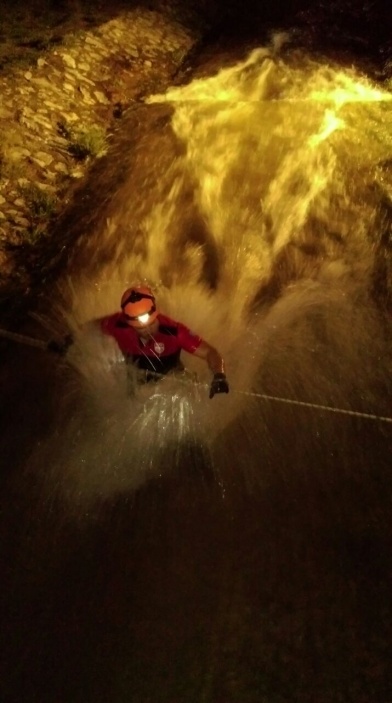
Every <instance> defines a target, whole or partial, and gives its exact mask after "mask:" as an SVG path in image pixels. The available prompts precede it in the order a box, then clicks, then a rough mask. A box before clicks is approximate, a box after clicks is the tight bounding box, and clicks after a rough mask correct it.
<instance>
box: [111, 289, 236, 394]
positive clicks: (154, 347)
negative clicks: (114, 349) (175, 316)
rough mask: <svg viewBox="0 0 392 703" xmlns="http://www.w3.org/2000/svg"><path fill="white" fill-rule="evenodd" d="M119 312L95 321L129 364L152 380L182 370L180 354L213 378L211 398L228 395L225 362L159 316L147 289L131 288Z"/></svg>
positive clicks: (185, 329)
mask: <svg viewBox="0 0 392 703" xmlns="http://www.w3.org/2000/svg"><path fill="white" fill-rule="evenodd" d="M120 307H121V310H120V311H118V312H115V313H113V314H111V315H107V316H106V317H102V318H100V319H99V320H97V322H98V324H99V325H100V328H101V330H102V332H103V333H104V334H107V335H110V336H111V337H113V338H114V339H115V340H116V342H117V344H118V347H119V349H120V350H121V352H122V353H123V355H124V358H125V360H126V361H127V362H128V363H131V364H133V365H134V366H135V367H136V368H137V369H140V370H142V371H143V372H145V378H146V380H153V379H156V378H157V377H159V376H161V375H165V374H167V373H169V372H170V371H175V370H182V369H183V368H184V367H183V365H182V363H181V359H180V355H181V352H182V351H186V352H188V353H189V354H194V355H195V356H197V357H200V358H201V359H204V360H205V361H206V363H207V365H208V367H209V369H210V371H211V373H212V374H213V377H212V381H211V386H210V398H213V397H214V395H215V394H216V393H228V392H229V384H228V382H227V379H226V374H225V365H224V361H223V359H222V357H221V355H220V354H219V352H218V351H217V350H216V349H215V348H214V347H213V346H211V345H210V344H208V343H207V342H206V341H205V340H204V339H202V338H201V337H199V336H198V335H196V334H194V333H193V332H191V331H190V330H189V329H188V327H186V326H185V325H184V324H182V322H177V321H175V320H172V319H171V318H170V317H167V316H166V315H163V314H162V313H160V312H158V310H157V306H156V301H155V295H154V293H153V292H152V290H151V289H150V288H149V287H148V286H139V285H137V286H132V287H131V288H128V289H127V290H126V291H125V292H124V293H123V296H122V298H121V304H120Z"/></svg>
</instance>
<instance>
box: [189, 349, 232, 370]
mask: <svg viewBox="0 0 392 703" xmlns="http://www.w3.org/2000/svg"><path fill="white" fill-rule="evenodd" d="M194 354H195V356H198V357H200V359H204V360H205V361H206V362H207V364H208V368H209V369H210V371H211V373H213V374H215V373H225V362H224V361H223V358H222V357H221V355H220V354H219V352H218V351H217V349H215V347H212V346H211V345H210V344H207V342H204V341H203V342H201V343H200V344H199V346H198V347H197V349H196V350H195V352H194Z"/></svg>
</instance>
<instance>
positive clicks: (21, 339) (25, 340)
mask: <svg viewBox="0 0 392 703" xmlns="http://www.w3.org/2000/svg"><path fill="white" fill-rule="evenodd" d="M0 337H3V338H4V339H10V340H11V341H12V342H18V343H19V344H26V345H27V346H29V347H37V348H38V349H47V347H48V344H47V342H44V341H43V340H41V339H35V338H34V337H27V336H26V335H24V334H19V333H18V332H10V331H9V330H3V329H0Z"/></svg>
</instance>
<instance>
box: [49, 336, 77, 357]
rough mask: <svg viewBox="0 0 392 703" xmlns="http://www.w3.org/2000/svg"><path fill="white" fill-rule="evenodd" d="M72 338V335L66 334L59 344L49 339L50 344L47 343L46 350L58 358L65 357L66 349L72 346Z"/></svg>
mask: <svg viewBox="0 0 392 703" xmlns="http://www.w3.org/2000/svg"><path fill="white" fill-rule="evenodd" d="M73 341H74V340H73V337H72V334H67V336H66V337H64V339H63V340H61V342H56V340H55V339H51V340H50V342H48V345H47V347H46V348H47V350H48V351H51V352H53V353H54V354H59V355H60V356H65V354H66V353H67V351H68V347H70V346H71V344H73Z"/></svg>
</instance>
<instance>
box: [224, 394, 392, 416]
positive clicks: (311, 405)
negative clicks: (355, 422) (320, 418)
mask: <svg viewBox="0 0 392 703" xmlns="http://www.w3.org/2000/svg"><path fill="white" fill-rule="evenodd" d="M233 393H240V394H241V395H249V396H253V397H255V398H263V400H273V401H275V402H278V403H286V404H287V405H301V406H302V407H305V408H315V409H316V410H325V411H327V412H331V413H340V414H341V415H351V416H353V417H362V418H365V419H366V420H378V421H379V422H391V423H392V417H383V416H382V415H374V414H373V413H361V412H359V411H358V410H345V409H344V408H334V407H331V406H330V405H320V404H319V403H307V402H305V401H304V400H292V399H291V398H279V397H278V396H275V395H266V394H264V393H252V392H250V391H237V390H235V389H234V390H233Z"/></svg>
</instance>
